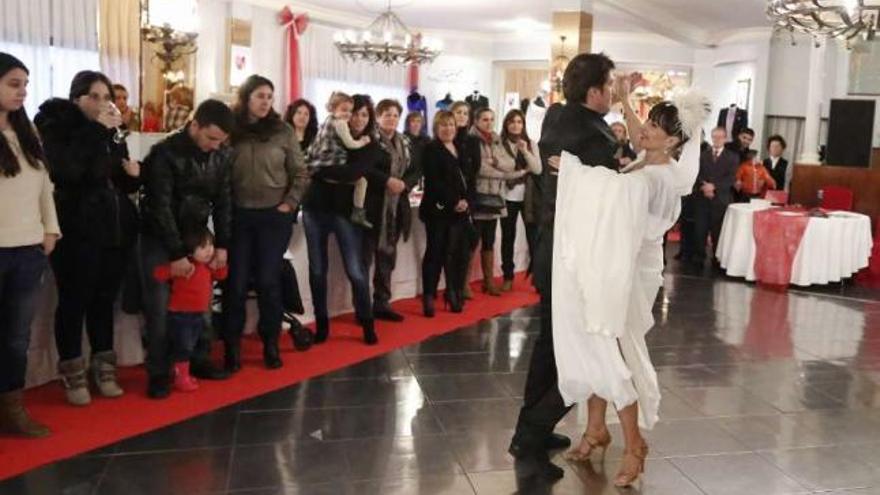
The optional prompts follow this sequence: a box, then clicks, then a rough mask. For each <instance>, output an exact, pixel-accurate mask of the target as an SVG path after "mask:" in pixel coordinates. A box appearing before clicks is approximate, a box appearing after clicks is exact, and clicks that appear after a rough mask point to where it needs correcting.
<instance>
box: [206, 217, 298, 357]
mask: <svg viewBox="0 0 880 495" xmlns="http://www.w3.org/2000/svg"><path fill="white" fill-rule="evenodd" d="M293 221H294V214H293V213H282V212H280V211H278V210H277V209H275V208H263V209H246V208H236V210H235V213H234V216H233V221H232V244H231V246H230V249H229V281H228V282H227V283H226V289H225V291H226V294H225V295H224V296H225V297H224V301H225V304H224V307H223V310H224V312H225V313H226V328H225V329H224V334H223V338H224V340H225V341H226V342H229V343H236V342H238V341H239V339H241V334H242V332H243V331H244V323H245V318H246V303H247V295H248V289H249V287H250V286H251V285H250V282H251V280H253V281H254V282H255V284H254V286H255V288H256V290H257V306H258V307H259V310H260V321H259V323H258V324H257V329H258V330H259V333H260V336H261V337H262V338H263V339H273V338H276V337H277V336H278V334H279V333H280V332H281V317H282V315H283V313H284V307H283V305H282V300H281V274H280V267H281V260H282V259H283V257H284V252H285V251H286V250H287V246H288V245H289V244H290V236H291V234H292V233H293ZM252 274H253V275H252Z"/></svg>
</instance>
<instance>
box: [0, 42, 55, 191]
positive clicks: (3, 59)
mask: <svg viewBox="0 0 880 495" xmlns="http://www.w3.org/2000/svg"><path fill="white" fill-rule="evenodd" d="M13 69H21V70H23V71H24V72H25V74H30V72H29V71H28V68H27V67H25V65H24V64H23V63H22V62H21V60H19V59H17V58H15V57H13V56H12V55H10V54H8V53H4V52H0V77H3V76H5V75H6V74H7V73H9V72H10V71H11V70H13ZM7 119H8V121H9V127H11V128H12V131H13V132H15V136H16V137H17V138H18V144H19V145H20V146H21V151H22V152H23V153H24V157H25V160H27V162H28V164H29V165H30V166H31V167H33V168H35V169H37V170H39V169H40V167H41V162H40V160H45V156H44V155H43V147H42V146H41V145H40V140H39V138H37V133H36V131H34V126H33V125H31V121H30V119H29V118H28V114H27V110H25V109H24V106H22V107H21V108H19V109H18V110H16V111H14V112H9V114H8V115H7ZM19 172H21V165H19V162H18V158H16V157H15V153H13V152H12V147H11V145H10V144H9V143H8V142H7V141H6V136H4V135H3V133H0V174H2V175H3V176H5V177H15V176H16V175H18V173H19Z"/></svg>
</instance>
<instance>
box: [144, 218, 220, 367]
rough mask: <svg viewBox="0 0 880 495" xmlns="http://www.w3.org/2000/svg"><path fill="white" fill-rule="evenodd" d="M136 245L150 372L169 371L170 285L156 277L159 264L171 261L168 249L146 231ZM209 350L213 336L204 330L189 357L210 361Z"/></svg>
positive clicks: (192, 359)
mask: <svg viewBox="0 0 880 495" xmlns="http://www.w3.org/2000/svg"><path fill="white" fill-rule="evenodd" d="M137 248H138V251H139V253H138V254H139V257H140V261H141V277H142V278H141V281H142V294H143V299H144V300H143V308H144V325H145V330H146V332H145V333H146V338H147V363H146V368H147V373H148V374H149V375H150V376H162V375H168V374H169V372H170V370H171V339H170V337H169V335H168V299H169V297H170V295H171V286H170V285H169V284H168V283H165V282H159V281H158V280H156V278H155V277H153V271H154V270H155V268H156V267H157V266H159V265H164V264H168V263H169V259H168V251H167V250H166V249H165V246H164V245H163V244H162V242H161V241H160V240H159V239H156V238H155V237H152V236H149V235H146V234H142V235H141V237H140V239H139V240H138V247H137ZM210 352H211V338H210V335H208V333H207V332H205V331H203V332H202V334H201V335H200V336H199V339H198V342H197V344H196V347H195V350H194V351H193V354H192V358H191V359H190V361H191V362H193V363H196V362H202V363H203V362H207V361H208V360H209V359H210V356H209V355H210Z"/></svg>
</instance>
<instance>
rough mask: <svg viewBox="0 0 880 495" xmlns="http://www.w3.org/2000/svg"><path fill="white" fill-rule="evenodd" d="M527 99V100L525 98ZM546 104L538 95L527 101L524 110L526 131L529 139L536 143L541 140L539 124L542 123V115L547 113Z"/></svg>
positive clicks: (541, 124)
mask: <svg viewBox="0 0 880 495" xmlns="http://www.w3.org/2000/svg"><path fill="white" fill-rule="evenodd" d="M526 101H529V100H526ZM546 105H547V104H546V103H545V102H544V99H543V98H541V97H540V96H538V97H536V98H535V99H534V100H532V101H531V102H529V103H528V109H527V110H526V111H525V112H526V133H528V135H529V139H531V140H532V141H533V142H535V143H537V142H540V141H541V126H543V125H544V116H546V115H547V106H546Z"/></svg>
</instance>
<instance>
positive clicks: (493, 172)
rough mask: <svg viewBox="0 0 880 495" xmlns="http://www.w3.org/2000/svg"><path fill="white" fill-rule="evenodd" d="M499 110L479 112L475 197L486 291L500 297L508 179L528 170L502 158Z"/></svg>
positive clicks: (474, 213)
mask: <svg viewBox="0 0 880 495" xmlns="http://www.w3.org/2000/svg"><path fill="white" fill-rule="evenodd" d="M494 127H495V112H493V111H492V110H490V109H488V108H483V109H480V110H478V111H477V113H476V114H475V116H474V127H473V129H472V130H471V133H472V134H473V135H474V136H476V137H477V138H479V140H480V168H479V170H478V171H477V180H476V196H475V198H474V207H473V209H472V210H473V216H474V223H475V224H476V226H477V230H478V231H479V233H480V244H481V247H480V251H481V252H480V261H481V262H482V267H483V292H485V293H487V294H489V295H492V296H499V295H501V291H500V290H499V289H498V287H497V286H496V285H495V282H494V281H493V278H494V273H495V237H496V236H495V232H496V231H497V230H498V219H499V218H504V217H506V216H507V208H506V205H505V201H504V193H505V188H506V186H505V182H506V181H509V180H516V179H520V178H522V177H523V176H525V174H526V173H527V172H528V171H527V170H516V166H515V164H514V162H513V161H511V160H502V159H501V157H502V156H503V154H504V153H506V152H505V151H504V147H503V146H502V144H501V138H500V137H498V134H495V132H494V131H493V130H492V129H493V128H494Z"/></svg>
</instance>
